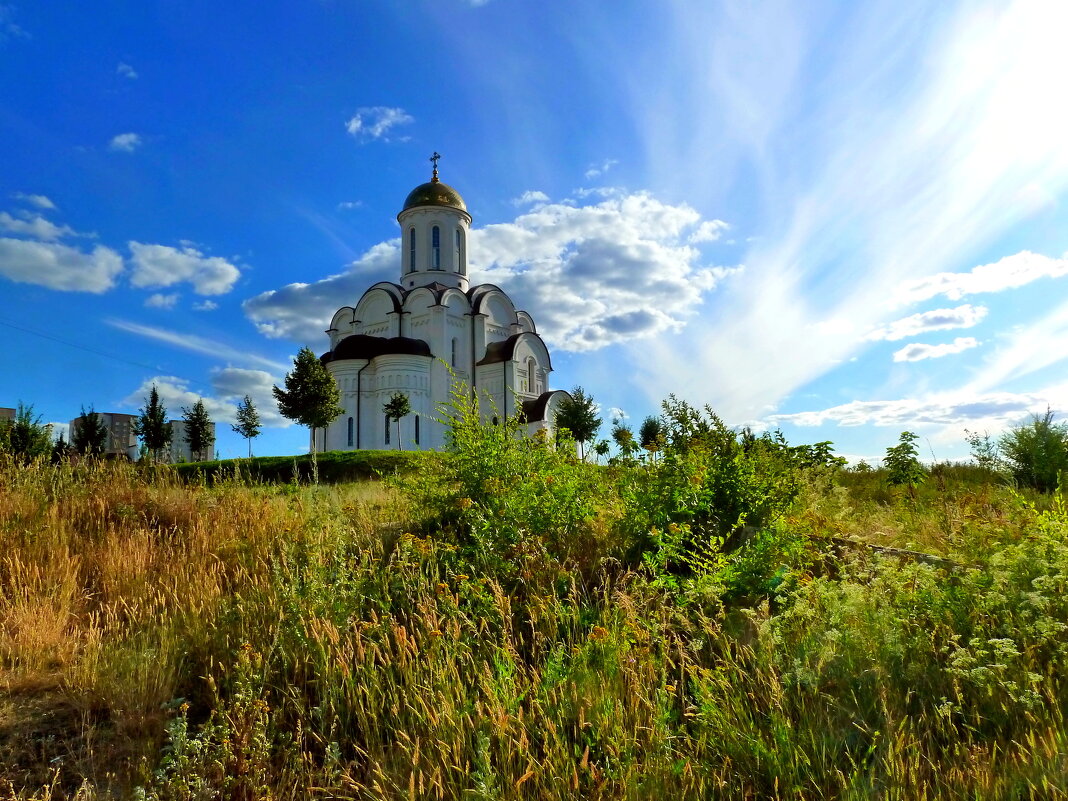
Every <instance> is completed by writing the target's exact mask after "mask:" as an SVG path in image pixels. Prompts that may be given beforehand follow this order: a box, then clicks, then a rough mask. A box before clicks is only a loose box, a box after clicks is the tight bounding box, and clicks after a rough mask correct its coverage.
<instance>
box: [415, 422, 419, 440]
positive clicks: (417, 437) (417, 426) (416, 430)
mask: <svg viewBox="0 0 1068 801" xmlns="http://www.w3.org/2000/svg"><path fill="white" fill-rule="evenodd" d="M415 444H416V445H418V444H419V415H416V416H415Z"/></svg>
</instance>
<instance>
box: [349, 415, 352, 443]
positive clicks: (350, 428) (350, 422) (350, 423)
mask: <svg viewBox="0 0 1068 801" xmlns="http://www.w3.org/2000/svg"><path fill="white" fill-rule="evenodd" d="M352 432H353V427H352V418H351V417H350V418H349V447H350V448H351V447H352V442H353V437H352Z"/></svg>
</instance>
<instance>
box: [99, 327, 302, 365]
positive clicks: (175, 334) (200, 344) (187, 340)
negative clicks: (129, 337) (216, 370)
mask: <svg viewBox="0 0 1068 801" xmlns="http://www.w3.org/2000/svg"><path fill="white" fill-rule="evenodd" d="M104 322H106V323H107V324H108V325H110V326H112V327H113V328H118V329H119V330H120V331H126V332H128V333H130V334H136V335H137V336H140V337H145V338H146V339H154V340H156V341H157V342H164V343H166V344H168V345H172V346H173V347H176V348H181V349H182V350H188V351H192V352H193V353H203V354H205V355H207V356H215V357H218V358H220V359H229V360H231V361H234V362H238V363H244V364H250V363H251V364H260V365H262V366H264V367H269V368H271V369H272V370H282V369H285V365H284V364H281V363H279V362H276V361H273V360H271V359H267V358H264V357H263V356H257V355H255V354H253V353H250V352H249V351H248V350H247V349H242V348H235V347H232V346H230V345H227V344H225V343H224V342H220V341H218V340H217V339H209V338H208V337H202V336H199V335H198V334H185V333H182V332H180V331H171V330H169V329H166V328H156V327H155V326H151V325H142V324H141V323H133V322H130V321H129V320H116V319H108V320H105V321H104Z"/></svg>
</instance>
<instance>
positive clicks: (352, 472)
mask: <svg viewBox="0 0 1068 801" xmlns="http://www.w3.org/2000/svg"><path fill="white" fill-rule="evenodd" d="M440 458H442V454H439V453H435V452H432V451H327V452H326V453H320V454H319V455H318V462H319V481H320V482H322V483H325V484H336V483H339V482H342V481H359V480H363V479H368V478H378V477H379V476H383V475H392V474H393V473H405V472H408V471H410V470H415V469H416V468H417V467H418V466H419V465H420V464H422V463H423V462H424V461H425V460H426V459H440ZM174 471H175V472H176V473H177V474H178V476H180V477H181V478H182V479H184V480H185V481H200V480H202V479H203V480H206V481H208V482H209V483H210V482H212V481H214V480H215V479H216V478H218V477H219V476H220V475H221V476H223V477H228V478H229V477H233V476H234V475H235V474H239V475H241V476H242V477H246V478H248V479H249V480H250V481H258V482H265V483H273V484H278V483H287V482H290V481H292V480H293V476H294V471H296V472H297V474H298V475H299V478H300V480H301V481H304V482H307V481H311V474H312V470H311V456H310V455H309V454H301V455H300V456H257V457H254V458H252V459H222V460H219V461H211V462H188V463H185V464H177V465H174Z"/></svg>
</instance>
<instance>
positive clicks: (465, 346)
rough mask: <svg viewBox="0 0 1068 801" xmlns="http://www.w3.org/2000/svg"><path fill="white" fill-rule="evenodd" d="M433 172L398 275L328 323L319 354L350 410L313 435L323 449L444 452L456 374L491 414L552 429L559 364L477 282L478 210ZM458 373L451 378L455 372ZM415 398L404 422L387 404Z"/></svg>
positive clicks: (415, 199)
mask: <svg viewBox="0 0 1068 801" xmlns="http://www.w3.org/2000/svg"><path fill="white" fill-rule="evenodd" d="M438 158H440V157H439V156H438V154H437V153H435V154H434V156H433V157H432V158H431V161H432V162H433V163H434V171H433V177H432V178H431V179H430V181H429V182H428V183H425V184H420V185H419V186H417V187H416V188H415V189H413V190H412V191H411V192H410V193H409V194H408V197H407V199H406V200H405V201H404V207H403V208H402V209H401V211H400V213H399V214H398V215H397V221H398V222H399V223H400V227H401V264H400V277H399V281H398V282H397V283H393V282H389V281H381V282H379V283H377V284H375V285H373V286H371V287H370V288H369V289H367V291H366V292H364V293H363V296H362V297H361V298H360V299H359V300H358V301H357V302H356V305H355V306H342V307H341V308H340V309H338V310H337V312H336V313H335V314H334V316H333V318H332V319H331V321H330V328H329V329H327V332H326V333H327V334H328V335H329V336H330V350H329V351H328V352H327V353H324V354H323V355H322V357H320V358H321V360H322V362H323V363H324V364H325V365H326V368H327V369H328V370H329V371H330V373H331V375H333V377H334V380H335V381H337V384H338V388H339V389H340V391H341V406H342V408H344V410H345V411H344V413H343V414H342V415H340V416H339V417H338V418H337V419H335V420H334V422H333V423H331V424H330V425H329V426H328V427H327V428H325V429H319V430H318V431H317V432H316V438H317V440H318V441H317V442H316V447H317V448H318V449H319V450H356V449H390V448H396V447H397V445H398V439H397V438H398V437H399V438H400V443H399V444H401V446H402V447H403V448H404V449H406V450H411V449H418V450H430V449H441V448H443V447H444V446H445V433H446V432H445V426H444V425H443V424H442V423H441V422H439V418H441V416H442V415H441V413H440V411H439V404H442V403H447V402H448V401H449V397H450V389H451V382H452V381H453V380H459V381H462V382H464V389H465V391H470V392H472V393H475V395H476V396H477V397H478V398H479V401H480V404H479V408H480V411H481V412H482V415H483V418H484V419H485V420H486V422H498V421H499V420H500V419H501V418H504V417H511V416H514V415H522V419H523V420H524V421H525V424H526V428H527V432H528V433H529V434H534V433H535V432H537V431H538V430H539V429H551V428H552V425H553V419H554V418H555V416H556V411H557V409H558V407H559V404H560V402H561V401H562V400H563V399H564V398H567V397H569V395H568V393H566V392H563V391H561V390H556V391H552V390H550V389H549V373H551V372H552V362H551V360H550V358H549V351H548V349H547V348H546V347H545V343H544V342H543V341H542V339H541V337H540V336H538V332H537V329H536V328H535V326H534V320H533V319H531V316H530V315H529V314H527V313H526V312H525V311H517V310H516V307H515V304H514V303H513V302H512V300H511V299H510V298H509V297H508V295H507V294H505V292H504V291H503V290H502V289H500V288H499V287H497V286H494V285H493V284H480V285H477V286H471V285H470V282H469V280H468V277H467V237H468V232H469V231H470V227H471V215H470V214H469V213H468V212H467V206H466V205H465V204H464V201H463V198H462V197H460V194H459V192H457V191H456V190H455V189H453V188H452V187H451V186H448V185H447V184H444V183H442V182H441V181H440V180H438V168H437V160H438ZM450 371H451V373H452V376H455V379H453V378H452V376H450ZM396 392H401V393H403V394H405V395H407V396H408V400H409V402H410V404H411V409H412V411H411V414H409V415H408V416H407V417H404V418H402V419H401V421H400V431H399V434H398V426H397V423H396V422H394V421H392V420H390V419H388V418H387V417H386V415H385V412H384V411H383V405H384V404H385V403H386V402H387V401H389V399H390V398H391V397H392V396H393V394H394V393H396Z"/></svg>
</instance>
